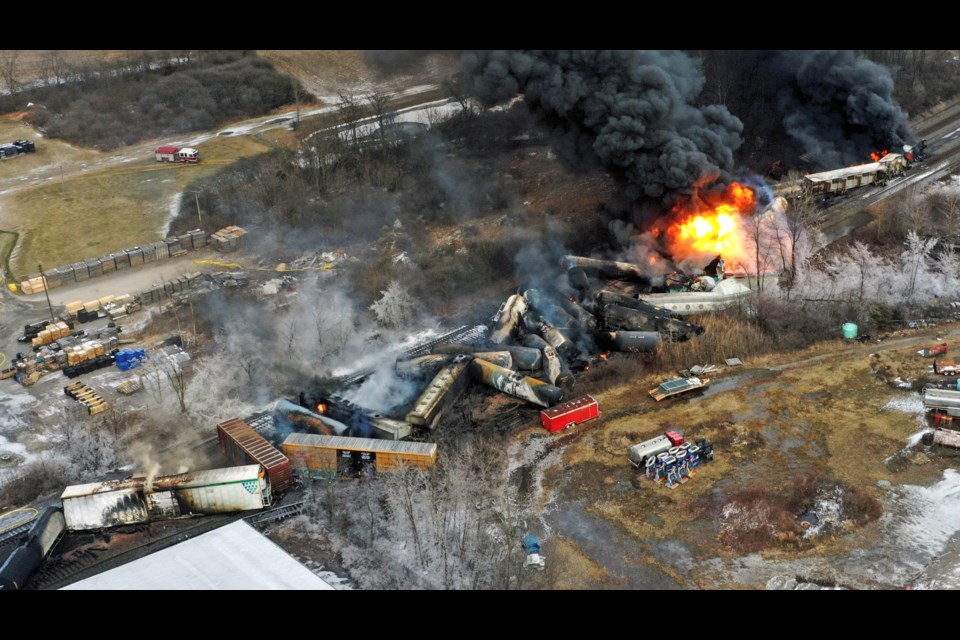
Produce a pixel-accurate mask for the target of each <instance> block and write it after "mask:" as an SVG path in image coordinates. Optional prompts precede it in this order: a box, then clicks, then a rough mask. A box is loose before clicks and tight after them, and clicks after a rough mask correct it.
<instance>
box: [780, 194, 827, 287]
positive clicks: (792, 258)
mask: <svg viewBox="0 0 960 640" xmlns="http://www.w3.org/2000/svg"><path fill="white" fill-rule="evenodd" d="M823 215H824V214H823V209H822V208H821V207H820V206H819V205H818V204H817V201H816V198H815V197H813V196H811V195H809V194H805V195H802V196H801V197H799V198H797V199H796V200H794V201H793V202H790V203H787V205H786V207H785V209H784V212H783V219H784V227H783V228H782V229H781V228H780V226H779V225H777V227H776V230H775V234H776V240H777V248H778V250H779V254H780V262H781V265H782V266H783V274H782V278H781V280H782V282H783V284H784V289H785V290H786V297H787V298H788V299H789V297H790V293H791V292H792V290H793V287H794V284H795V283H796V280H797V269H798V264H797V261H798V258H799V256H800V254H801V251H800V247H801V245H802V244H803V243H805V242H809V241H810V234H811V233H812V232H813V231H814V230H816V229H817V228H818V227H819V226H820V224H821V223H822V222H823Z"/></svg>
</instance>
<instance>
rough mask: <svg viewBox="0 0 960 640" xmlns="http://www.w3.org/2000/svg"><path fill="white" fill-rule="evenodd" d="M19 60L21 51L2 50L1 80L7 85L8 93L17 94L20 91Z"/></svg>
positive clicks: (0, 56)
mask: <svg viewBox="0 0 960 640" xmlns="http://www.w3.org/2000/svg"><path fill="white" fill-rule="evenodd" d="M19 59H20V51H19V50H13V49H0V78H2V79H3V82H4V84H6V85H7V91H9V92H10V93H16V92H17V91H18V90H19V89H20V80H19V78H18V73H19V71H18V69H17V62H18V60H19Z"/></svg>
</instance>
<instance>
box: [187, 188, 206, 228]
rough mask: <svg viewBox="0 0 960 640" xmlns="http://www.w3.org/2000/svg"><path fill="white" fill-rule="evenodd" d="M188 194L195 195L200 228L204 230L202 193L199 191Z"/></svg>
mask: <svg viewBox="0 0 960 640" xmlns="http://www.w3.org/2000/svg"><path fill="white" fill-rule="evenodd" d="M187 193H192V194H193V199H194V201H195V202H196V203H197V224H198V225H199V228H201V229H202V228H203V218H201V217H200V192H199V191H188V192H187Z"/></svg>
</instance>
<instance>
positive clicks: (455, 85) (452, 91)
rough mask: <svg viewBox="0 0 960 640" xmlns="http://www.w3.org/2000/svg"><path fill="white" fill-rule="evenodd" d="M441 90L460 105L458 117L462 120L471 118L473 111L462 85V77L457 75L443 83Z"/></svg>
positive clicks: (471, 102)
mask: <svg viewBox="0 0 960 640" xmlns="http://www.w3.org/2000/svg"><path fill="white" fill-rule="evenodd" d="M443 90H444V91H445V92H446V93H447V95H449V96H450V97H451V98H453V99H454V100H456V101H457V103H458V104H459V105H460V116H461V117H463V118H469V117H472V116H474V115H476V114H475V112H474V110H473V101H472V100H471V98H470V94H469V93H468V92H467V90H466V87H465V86H464V83H463V76H462V75H461V74H459V73H458V74H457V75H455V76H453V77H451V78H448V79H446V80H444V81H443Z"/></svg>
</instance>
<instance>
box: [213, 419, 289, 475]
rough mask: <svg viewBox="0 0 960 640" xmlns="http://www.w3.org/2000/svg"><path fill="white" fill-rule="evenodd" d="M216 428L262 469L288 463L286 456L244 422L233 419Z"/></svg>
mask: <svg viewBox="0 0 960 640" xmlns="http://www.w3.org/2000/svg"><path fill="white" fill-rule="evenodd" d="M217 426H218V427H219V428H220V429H222V430H223V431H224V432H225V433H226V434H227V435H228V436H229V437H230V438H231V439H232V440H233V441H234V442H236V443H237V444H238V445H239V446H240V447H241V448H242V449H243V450H244V451H246V452H247V454H249V455H250V457H251V458H253V459H254V460H256V461H257V462H259V463H260V464H262V465H263V466H264V468H266V469H273V468H275V467H279V466H281V465H283V464H286V463H287V462H289V460H288V458H287V456H285V455H283V454H282V453H281V452H280V451H278V450H277V448H276V447H274V446H273V445H272V444H270V442H269V441H268V440H267V439H266V438H264V437H263V436H262V435H260V434H259V433H257V432H256V431H254V430H253V428H252V427H251V426H250V425H248V424H247V423H246V422H243V421H242V420H236V419H234V420H228V421H227V422H223V423H221V424H219V425H217Z"/></svg>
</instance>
